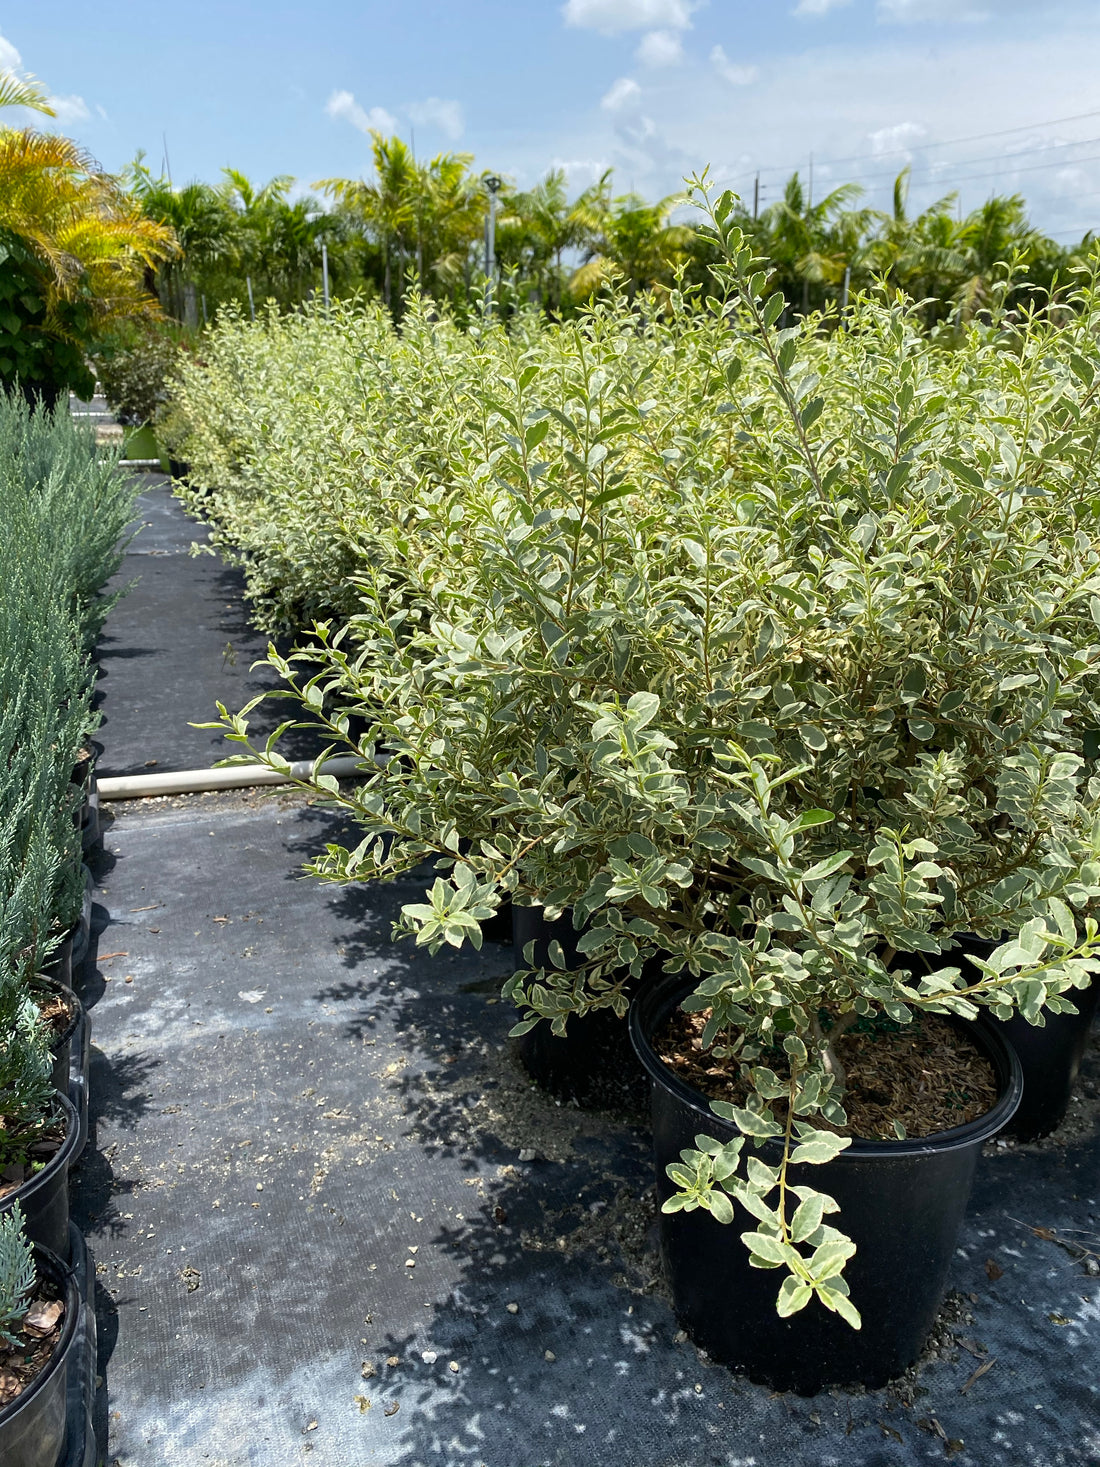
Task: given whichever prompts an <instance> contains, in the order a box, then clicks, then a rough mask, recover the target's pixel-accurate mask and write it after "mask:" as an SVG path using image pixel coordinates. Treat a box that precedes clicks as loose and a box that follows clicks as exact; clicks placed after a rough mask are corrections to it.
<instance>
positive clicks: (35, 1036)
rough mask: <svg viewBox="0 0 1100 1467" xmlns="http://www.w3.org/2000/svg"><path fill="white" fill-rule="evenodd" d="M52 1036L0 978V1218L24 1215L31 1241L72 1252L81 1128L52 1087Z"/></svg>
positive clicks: (26, 999) (27, 999)
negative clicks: (73, 1182) (72, 1172)
mask: <svg viewBox="0 0 1100 1467" xmlns="http://www.w3.org/2000/svg"><path fill="white" fill-rule="evenodd" d="M49 1039H50V1035H49V1031H48V1030H47V1028H46V1025H45V1024H43V1022H42V1020H41V1017H40V1014H39V1009H38V1005H37V1003H36V1002H35V1000H34V998H33V997H31V996H30V994H29V993H28V991H27V988H26V985H25V984H24V983H23V982H22V981H21V980H20V978H19V976H18V975H17V974H13V973H8V974H7V975H3V974H2V973H0V1214H4V1213H7V1212H9V1211H11V1210H12V1208H14V1207H16V1206H19V1207H21V1208H22V1213H23V1216H24V1217H25V1219H26V1227H27V1233H28V1236H29V1237H30V1239H31V1241H32V1242H34V1243H37V1244H39V1245H40V1246H42V1247H44V1248H48V1249H49V1250H50V1251H51V1252H52V1253H56V1254H57V1255H58V1256H59V1257H62V1258H65V1257H67V1256H68V1252H69V1168H70V1166H71V1164H72V1162H73V1161H74V1160H75V1157H76V1154H77V1151H78V1149H79V1146H80V1142H81V1134H80V1122H79V1118H78V1116H77V1113H76V1111H75V1109H74V1107H73V1105H72V1103H71V1102H70V1100H69V1099H68V1097H67V1096H66V1095H62V1094H59V1093H57V1091H56V1090H55V1089H54V1083H53V1056H52V1055H51V1053H50V1049H49Z"/></svg>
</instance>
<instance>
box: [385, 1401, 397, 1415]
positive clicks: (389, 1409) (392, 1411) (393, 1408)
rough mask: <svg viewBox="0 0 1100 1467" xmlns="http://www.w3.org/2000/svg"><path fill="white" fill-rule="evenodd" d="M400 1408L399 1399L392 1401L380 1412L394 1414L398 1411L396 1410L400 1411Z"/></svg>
mask: <svg viewBox="0 0 1100 1467" xmlns="http://www.w3.org/2000/svg"><path fill="white" fill-rule="evenodd" d="M400 1410H401V1402H400V1401H394V1403H393V1405H392V1406H387V1407H386V1409H385V1411H383V1413H382V1414H383V1416H396V1415H397V1413H398V1411H400Z"/></svg>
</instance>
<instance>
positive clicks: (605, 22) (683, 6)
mask: <svg viewBox="0 0 1100 1467" xmlns="http://www.w3.org/2000/svg"><path fill="white" fill-rule="evenodd" d="M701 3H702V0H566V3H565V5H564V6H563V7H562V15H564V16H565V23H566V25H572V26H578V27H579V28H580V29H581V30H590V31H600V32H601V33H602V34H603V35H605V36H614V35H618V34H619V33H620V32H621V31H649V30H655V29H660V28H667V29H669V30H674V31H684V30H687V29H688V28H689V27H690V25H691V15H692V11H694V10H698V8H699V5H700V4H701Z"/></svg>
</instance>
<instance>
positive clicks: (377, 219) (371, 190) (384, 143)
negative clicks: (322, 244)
mask: <svg viewBox="0 0 1100 1467" xmlns="http://www.w3.org/2000/svg"><path fill="white" fill-rule="evenodd" d="M370 136H371V153H372V155H373V158H374V174H375V182H374V183H364V182H363V181H362V179H358V178H322V179H321V180H320V181H319V182H317V183H315V184H314V185H313V187H314V188H319V189H322V190H323V191H324V192H325V193H327V194H330V195H331V196H332V197H333V198H334V199H336V200H337V202H339V203H341V204H343V205H344V207H345V208H347V209H349V210H351V211H352V212H354V213H355V214H357V215H358V216H359V218H360V219H361V221H362V223H363V227H364V228H365V229H367V230H368V231H370V232H372V233H374V234H375V235H376V237H377V238H378V240H379V243H380V244H381V246H382V252H383V259H384V281H383V287H382V292H383V299H384V300H385V302H386V305H387V306H388V307H389V309H390V310H391V311H392V310H393V308H394V301H393V264H394V259H395V257H396V258H397V260H398V262H399V264H400V263H401V262H403V261H404V259H405V258H406V256H407V254H408V249H409V242H410V237H411V236H410V231H413V230H415V224H416V207H415V200H416V196H417V170H416V160H415V158H414V157H413V155H412V152H411V150H410V149H409V148H408V147H407V146H406V145H405V143H404V142H402V140H401V139H400V138H399V137H392V138H387V137H383V136H382V134H381V133H380V132H373V131H372V132H371V135H370Z"/></svg>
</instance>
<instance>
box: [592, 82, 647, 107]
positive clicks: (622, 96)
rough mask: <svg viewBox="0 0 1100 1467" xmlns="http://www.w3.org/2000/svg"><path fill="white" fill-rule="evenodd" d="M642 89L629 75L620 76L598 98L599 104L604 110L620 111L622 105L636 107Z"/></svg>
mask: <svg viewBox="0 0 1100 1467" xmlns="http://www.w3.org/2000/svg"><path fill="white" fill-rule="evenodd" d="M641 96H642V89H641V87H640V86H639V85H638V83H637V82H636V81H633V80H632V79H631V78H630V77H629V76H621V77H620V78H619V80H618V81H617V82H612V84H611V86H610V88H609V89H608V90H607V91H606V92H605V93H604V95H603V97H602V98H601V99H600V106H601V107H602V108H603V109H604V111H605V112H621V111H622V110H623V108H624V107H631V108H633V107H636V106H637V105H638V103H639V101H640V100H641Z"/></svg>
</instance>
